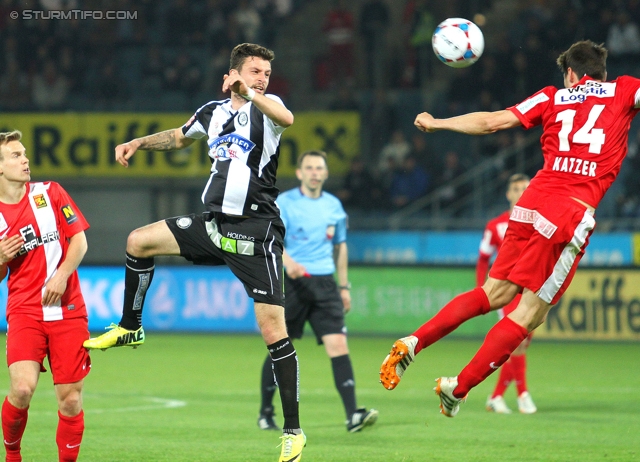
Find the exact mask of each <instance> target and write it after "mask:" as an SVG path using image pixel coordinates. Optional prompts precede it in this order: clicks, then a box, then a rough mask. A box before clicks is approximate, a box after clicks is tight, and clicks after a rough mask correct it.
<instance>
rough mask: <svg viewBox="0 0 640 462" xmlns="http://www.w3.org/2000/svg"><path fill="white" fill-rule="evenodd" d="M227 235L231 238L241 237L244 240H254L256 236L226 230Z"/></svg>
mask: <svg viewBox="0 0 640 462" xmlns="http://www.w3.org/2000/svg"><path fill="white" fill-rule="evenodd" d="M227 237H230V238H233V239H243V240H245V241H255V240H256V238H255V237H253V236H245V235H244V234H239V233H234V232H231V231H227Z"/></svg>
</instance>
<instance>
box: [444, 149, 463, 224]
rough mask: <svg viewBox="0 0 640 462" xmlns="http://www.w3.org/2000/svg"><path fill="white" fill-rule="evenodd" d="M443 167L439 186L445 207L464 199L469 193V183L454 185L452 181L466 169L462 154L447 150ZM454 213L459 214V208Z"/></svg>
mask: <svg viewBox="0 0 640 462" xmlns="http://www.w3.org/2000/svg"><path fill="white" fill-rule="evenodd" d="M443 164H444V165H443V168H442V171H441V172H440V174H439V175H438V187H439V191H440V195H439V197H440V203H441V204H442V206H443V208H448V207H450V206H452V205H453V204H454V203H455V202H457V201H459V200H461V199H464V197H465V196H466V195H467V194H469V192H470V191H469V187H468V186H467V185H464V184H463V185H460V186H453V185H452V184H451V183H452V182H453V181H454V180H456V179H457V178H458V177H459V176H460V175H462V174H463V173H464V172H465V171H466V169H465V168H464V166H463V165H462V164H461V163H460V156H458V153H457V152H456V151H447V152H446V154H445V155H444V162H443ZM453 212H454V215H459V214H460V211H459V210H457V209H456V210H454V211H453Z"/></svg>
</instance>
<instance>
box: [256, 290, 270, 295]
mask: <svg viewBox="0 0 640 462" xmlns="http://www.w3.org/2000/svg"><path fill="white" fill-rule="evenodd" d="M253 293H254V294H261V295H267V291H266V290H259V289H253Z"/></svg>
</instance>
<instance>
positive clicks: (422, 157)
mask: <svg viewBox="0 0 640 462" xmlns="http://www.w3.org/2000/svg"><path fill="white" fill-rule="evenodd" d="M409 156H410V157H413V158H415V159H416V161H417V162H418V165H419V166H421V167H422V168H424V170H425V172H426V173H427V176H428V177H429V184H428V187H427V192H430V191H431V190H432V189H433V188H434V186H435V183H434V181H432V180H433V176H434V173H436V172H440V171H441V170H442V163H441V161H440V159H439V158H438V156H437V155H436V153H435V152H434V151H433V150H432V149H430V148H429V145H428V144H427V137H426V136H424V134H423V133H414V134H413V135H411V150H410V151H409Z"/></svg>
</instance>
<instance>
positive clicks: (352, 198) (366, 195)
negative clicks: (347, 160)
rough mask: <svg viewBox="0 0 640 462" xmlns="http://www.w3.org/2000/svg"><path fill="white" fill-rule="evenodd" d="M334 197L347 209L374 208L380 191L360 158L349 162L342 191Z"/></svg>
mask: <svg viewBox="0 0 640 462" xmlns="http://www.w3.org/2000/svg"><path fill="white" fill-rule="evenodd" d="M336 196H338V197H339V198H340V200H341V201H342V203H343V204H344V206H345V207H346V208H347V209H350V208H355V209H360V210H368V209H371V208H374V207H375V206H376V202H377V201H378V200H379V198H380V190H379V189H378V187H377V184H376V182H375V181H374V178H373V175H372V174H371V172H369V169H368V168H367V165H366V164H365V162H364V159H363V158H362V157H360V156H357V157H354V158H353V159H352V160H351V165H350V166H349V171H348V172H347V174H346V175H345V177H344V184H343V185H342V189H340V190H339V191H338V192H337V193H336Z"/></svg>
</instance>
